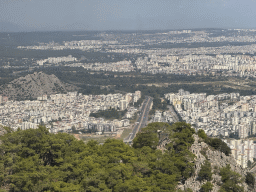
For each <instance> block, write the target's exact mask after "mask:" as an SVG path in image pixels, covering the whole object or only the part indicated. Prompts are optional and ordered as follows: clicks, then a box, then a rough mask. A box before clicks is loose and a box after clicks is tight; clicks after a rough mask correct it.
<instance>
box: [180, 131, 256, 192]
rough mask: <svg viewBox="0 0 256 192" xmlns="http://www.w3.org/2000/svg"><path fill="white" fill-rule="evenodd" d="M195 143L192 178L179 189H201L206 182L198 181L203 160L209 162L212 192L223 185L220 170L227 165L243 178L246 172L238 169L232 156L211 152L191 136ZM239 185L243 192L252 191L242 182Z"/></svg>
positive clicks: (193, 147) (210, 149) (194, 190)
mask: <svg viewBox="0 0 256 192" xmlns="http://www.w3.org/2000/svg"><path fill="white" fill-rule="evenodd" d="M193 137H194V139H195V141H194V144H193V145H192V146H191V149H190V150H191V152H192V153H193V154H194V155H195V156H196V158H195V173H194V175H193V176H192V177H190V178H189V179H187V180H186V181H185V183H184V184H180V185H179V186H178V188H179V189H181V190H185V191H186V189H192V191H193V192H199V191H201V190H202V189H201V188H202V186H203V184H205V183H206V182H207V181H206V180H203V181H199V180H198V177H199V172H200V170H201V168H202V165H203V164H204V163H205V160H207V161H209V162H210V165H211V170H212V180H211V183H212V184H213V187H212V192H217V191H219V190H220V188H221V186H222V185H223V182H222V177H221V175H220V170H221V168H223V167H226V166H227V165H230V167H231V170H232V171H234V172H235V173H238V174H239V175H240V176H241V178H245V177H246V174H247V171H248V170H246V169H243V168H241V167H240V165H238V164H237V162H236V160H235V159H234V158H233V156H231V155H230V156H226V155H225V154H224V153H222V152H220V151H218V150H213V149H212V148H211V147H210V146H209V145H207V144H206V143H204V142H203V141H202V139H201V138H200V137H198V135H195V134H194V135H193ZM242 181H243V182H241V183H240V184H239V185H240V186H241V187H243V188H244V191H252V189H251V188H250V187H248V185H247V184H246V183H245V182H244V180H242Z"/></svg>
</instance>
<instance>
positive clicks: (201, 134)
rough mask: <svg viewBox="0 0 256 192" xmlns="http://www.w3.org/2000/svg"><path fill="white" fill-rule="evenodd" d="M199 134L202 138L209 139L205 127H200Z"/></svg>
mask: <svg viewBox="0 0 256 192" xmlns="http://www.w3.org/2000/svg"><path fill="white" fill-rule="evenodd" d="M197 134H198V136H199V137H201V138H202V139H204V140H206V139H207V135H206V133H205V132H204V130H203V129H199V130H198V132H197Z"/></svg>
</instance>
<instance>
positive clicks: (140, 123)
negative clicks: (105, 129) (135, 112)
mask: <svg viewBox="0 0 256 192" xmlns="http://www.w3.org/2000/svg"><path fill="white" fill-rule="evenodd" d="M152 102H153V98H152V97H149V96H145V100H144V102H143V104H142V107H141V111H140V115H139V118H138V119H137V121H136V122H135V125H134V128H133V130H132V132H131V133H130V135H129V136H128V137H127V138H126V139H124V142H126V143H130V142H132V140H133V139H134V137H135V136H136V134H137V133H138V132H139V131H140V129H141V128H143V127H146V125H147V121H148V113H149V111H150V106H151V104H152Z"/></svg>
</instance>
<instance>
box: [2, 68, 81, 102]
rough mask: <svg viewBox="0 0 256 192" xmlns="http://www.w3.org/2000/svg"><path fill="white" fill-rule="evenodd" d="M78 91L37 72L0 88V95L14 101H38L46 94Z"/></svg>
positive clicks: (54, 78)
mask: <svg viewBox="0 0 256 192" xmlns="http://www.w3.org/2000/svg"><path fill="white" fill-rule="evenodd" d="M75 90H78V88H77V87H76V86H73V85H69V84H66V83H63V82H61V81H60V80H59V79H58V78H57V77H56V76H55V75H53V74H52V75H47V74H45V73H43V72H39V73H38V72H35V73H33V74H28V75H26V76H25V77H20V78H18V79H15V80H13V81H11V82H10V83H8V84H6V85H3V86H1V87H0V94H2V95H5V96H7V97H8V98H9V99H12V100H25V99H36V98H37V97H38V96H42V95H44V94H47V95H49V94H55V93H65V92H68V91H75Z"/></svg>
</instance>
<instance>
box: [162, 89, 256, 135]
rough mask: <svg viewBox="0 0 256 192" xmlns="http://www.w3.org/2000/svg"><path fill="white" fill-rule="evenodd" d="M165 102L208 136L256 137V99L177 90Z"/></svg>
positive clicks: (166, 96) (166, 95)
mask: <svg viewBox="0 0 256 192" xmlns="http://www.w3.org/2000/svg"><path fill="white" fill-rule="evenodd" d="M165 98H166V99H167V100H168V101H169V102H170V103H171V104H172V105H173V106H174V107H175V109H176V111H177V112H178V113H179V115H180V116H181V117H182V119H183V120H185V121H186V122H187V123H190V124H191V125H192V126H194V127H196V129H203V130H204V131H205V132H206V134H207V135H209V136H220V135H222V136H225V137H238V138H241V139H243V138H246V137H248V136H250V135H255V134H256V95H252V96H240V94H239V93H230V94H228V93H223V94H219V95H208V96H207V95H206V93H192V94H190V93H189V92H188V91H184V90H183V89H181V90H179V92H178V93H167V94H165Z"/></svg>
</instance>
